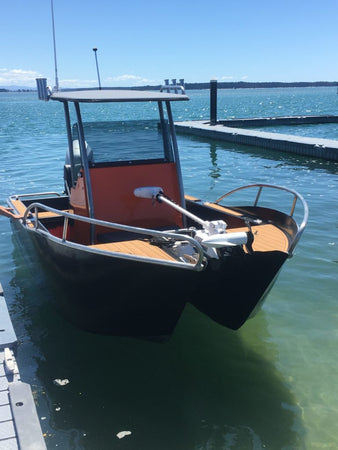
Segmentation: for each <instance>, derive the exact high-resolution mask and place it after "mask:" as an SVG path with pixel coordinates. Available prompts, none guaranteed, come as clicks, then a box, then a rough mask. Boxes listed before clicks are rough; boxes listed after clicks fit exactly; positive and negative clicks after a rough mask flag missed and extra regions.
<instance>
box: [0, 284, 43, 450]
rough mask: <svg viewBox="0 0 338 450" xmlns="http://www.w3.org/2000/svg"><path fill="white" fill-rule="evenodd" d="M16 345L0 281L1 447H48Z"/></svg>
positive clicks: (25, 449) (20, 449) (23, 449)
mask: <svg viewBox="0 0 338 450" xmlns="http://www.w3.org/2000/svg"><path fill="white" fill-rule="evenodd" d="M16 346H17V338H16V334H15V331H14V329H13V325H12V322H11V319H10V316H9V313H8V309H7V305H6V300H5V297H4V293H3V289H2V286H1V283H0V448H1V449H7V450H46V445H45V441H44V438H43V435H42V431H41V427H40V422H39V419H38V415H37V412H36V409H35V403H34V399H33V395H32V390H31V387H30V385H29V384H27V383H24V382H22V381H21V380H20V373H19V370H18V366H17V363H16V360H15V351H16Z"/></svg>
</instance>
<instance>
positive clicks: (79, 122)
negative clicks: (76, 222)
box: [74, 102, 95, 244]
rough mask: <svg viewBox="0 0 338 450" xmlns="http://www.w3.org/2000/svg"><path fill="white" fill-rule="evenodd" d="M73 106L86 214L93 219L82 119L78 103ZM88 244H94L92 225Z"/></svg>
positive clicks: (91, 193) (93, 228)
mask: <svg viewBox="0 0 338 450" xmlns="http://www.w3.org/2000/svg"><path fill="white" fill-rule="evenodd" d="M74 106H75V111H76V117H77V126H78V132H79V144H80V152H81V159H82V166H83V171H84V176H85V185H86V192H87V204H88V213H89V217H90V218H92V219H94V202H93V192H92V185H91V181H90V172H89V163H88V156H87V148H86V141H85V138H84V133H83V124H82V117H81V111H80V105H79V102H74ZM90 242H91V244H94V242H95V225H93V224H91V225H90Z"/></svg>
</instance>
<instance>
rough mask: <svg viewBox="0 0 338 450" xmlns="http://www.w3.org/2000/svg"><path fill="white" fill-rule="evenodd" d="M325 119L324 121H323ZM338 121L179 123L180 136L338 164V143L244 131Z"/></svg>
mask: <svg viewBox="0 0 338 450" xmlns="http://www.w3.org/2000/svg"><path fill="white" fill-rule="evenodd" d="M324 117H326V119H325V120H324ZM321 119H322V120H321ZM332 122H338V116H323V117H321V116H301V117H285V118H282V117H280V118H257V119H233V120H219V121H217V124H216V125H212V124H211V123H210V122H209V121H206V120H201V121H198V120H192V121H185V122H176V123H175V128H176V131H177V133H182V134H190V135H195V136H201V137H206V138H209V139H216V140H223V141H227V142H233V143H236V144H244V145H252V146H255V147H261V148H268V149H272V150H278V151H282V152H287V153H296V154H299V155H304V156H311V157H313V158H321V159H326V160H329V161H338V140H334V139H321V138H311V137H302V136H295V135H289V134H281V133H271V132H267V131H258V130H252V129H245V127H251V126H260V127H261V126H269V125H270V126H271V125H288V124H292V125H295V124H304V123H332Z"/></svg>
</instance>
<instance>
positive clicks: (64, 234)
mask: <svg viewBox="0 0 338 450" xmlns="http://www.w3.org/2000/svg"><path fill="white" fill-rule="evenodd" d="M68 220H69V219H68V217H67V216H64V221H63V232H62V240H63V242H65V241H66V240H67V231H68Z"/></svg>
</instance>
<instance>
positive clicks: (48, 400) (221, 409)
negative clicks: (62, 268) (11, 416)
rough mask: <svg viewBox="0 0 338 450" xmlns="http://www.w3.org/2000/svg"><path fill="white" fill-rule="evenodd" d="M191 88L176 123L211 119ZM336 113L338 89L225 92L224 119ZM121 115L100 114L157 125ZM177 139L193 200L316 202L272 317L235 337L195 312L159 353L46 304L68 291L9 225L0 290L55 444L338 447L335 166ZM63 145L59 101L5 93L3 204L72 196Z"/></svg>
mask: <svg viewBox="0 0 338 450" xmlns="http://www.w3.org/2000/svg"><path fill="white" fill-rule="evenodd" d="M188 95H189V96H190V97H191V101H190V102H182V103H179V104H175V105H174V107H173V109H174V114H175V118H176V120H185V119H207V118H208V116H209V92H208V91H203V90H201V91H193V92H189V91H188ZM337 104H338V96H337V94H336V89H335V88H294V89H286V88H283V89H237V90H219V92H218V116H219V118H224V119H225V118H236V117H271V116H286V115H306V114H308V115H317V114H323V115H324V114H337ZM86 108H87V110H86ZM109 108H110V107H109V106H108V105H101V107H100V112H99V117H100V119H102V120H105V119H106V118H107V117H108V116H109V118H111V117H110V116H111V115H112V113H114V117H116V118H117V119H120V120H121V119H125V118H127V117H129V116H130V117H131V118H133V119H138V118H145V119H148V118H152V117H143V116H142V108H141V107H140V105H136V108H133V109H129V111H128V114H125V112H123V111H122V109H121V105H115V106H114V108H113V109H109ZM84 109H85V110H86V113H87V114H88V115H89V116H90V114H92V111H91V109H90V106H88V107H85V108H84ZM304 130H305V135H308V136H312V137H321V138H322V137H326V138H330V139H338V125H337V124H324V125H307V126H306V127H305V126H304V127H303V126H302V127H286V128H285V127H283V133H289V134H304ZM275 131H278V130H275ZM178 141H179V147H180V153H181V162H182V171H183V180H184V186H185V190H186V192H187V193H189V194H191V195H194V196H197V197H201V198H203V199H208V200H214V199H216V198H218V197H219V196H221V195H222V194H223V193H225V192H227V191H229V190H231V189H233V188H235V187H239V186H241V185H245V184H251V183H258V182H262V183H274V184H278V185H284V186H286V187H288V188H292V189H296V190H297V191H299V192H300V193H301V194H302V195H303V196H304V197H305V199H306V201H307V202H308V205H309V209H310V218H309V223H308V227H307V228H306V230H305V233H304V235H303V236H302V238H301V241H300V243H299V245H298V246H297V248H296V252H295V255H294V257H293V258H292V259H290V260H288V261H287V262H286V264H285V265H284V267H283V269H282V272H281V274H280V276H279V278H278V280H277V282H276V284H275V286H274V288H273V290H272V291H271V293H270V294H269V296H268V298H267V300H266V302H265V304H264V306H263V308H262V310H261V311H260V312H259V313H258V315H257V316H256V317H255V318H254V319H252V320H250V321H248V322H247V323H246V324H245V325H244V326H243V327H242V328H241V329H240V330H239V331H236V332H234V331H230V330H227V329H225V328H223V327H221V326H219V325H217V324H215V323H214V322H212V321H211V320H210V319H208V318H207V317H205V316H203V315H202V314H200V313H199V312H198V311H196V310H195V309H194V308H193V307H192V306H188V307H187V308H186V309H185V311H184V314H183V315H182V318H181V320H180V321H179V323H178V326H177V328H176V330H175V332H174V334H173V336H172V338H171V339H170V341H169V342H167V343H166V344H156V343H152V342H145V341H141V340H136V339H129V338H117V337H105V336H99V335H93V334H90V333H86V332H83V331H80V330H78V329H76V328H74V327H72V325H70V324H69V323H67V322H66V321H65V320H64V319H63V318H62V317H60V316H59V315H58V314H57V313H56V312H55V311H54V309H53V307H52V306H50V302H49V300H50V299H52V298H53V296H55V295H58V293H57V292H55V291H52V290H51V286H50V285H49V283H48V281H47V280H46V278H45V277H44V275H43V272H42V271H41V270H40V268H39V263H38V261H37V260H36V259H35V255H27V254H26V255H23V254H22V252H21V251H20V246H19V245H18V243H17V242H16V239H15V236H13V234H12V230H11V227H10V224H9V221H8V220H7V219H5V218H0V251H1V258H0V282H1V283H2V285H3V287H4V291H5V296H6V299H7V303H8V307H9V310H10V313H11V317H12V320H13V324H14V328H15V331H16V334H17V337H18V341H19V345H18V352H17V361H18V365H19V369H20V373H21V378H22V380H23V381H25V382H28V383H30V384H31V386H32V390H33V393H34V397H35V401H36V406H37V411H38V415H39V418H40V422H41V426H42V430H43V433H44V435H45V439H46V444H47V447H48V449H54V448H62V449H90V450H96V449H99V450H101V449H102V450H105V449H130V450H209V449H213V450H223V449H255V450H258V449H273V450H275V449H336V448H338V430H337V423H338V389H337V373H338V358H337V348H338V308H337V291H338V282H337V275H338V272H337V269H338V265H337V263H338V177H337V174H338V164H337V163H334V162H328V161H324V160H319V159H314V158H310V157H305V156H299V155H294V154H292V155H291V154H287V153H280V152H276V151H269V150H265V149H261V148H257V147H249V146H239V145H234V144H231V143H225V142H223V143H222V142H218V141H208V140H206V139H197V138H196V137H194V138H191V137H189V136H178ZM66 145H67V143H66V137H65V130H64V124H63V109H62V105H61V104H59V103H58V102H48V103H44V102H39V101H38V100H37V98H36V94H35V93H0V155H1V165H0V203H1V204H5V201H6V198H7V197H8V195H10V194H22V193H25V192H41V191H46V190H48V191H61V190H62V189H63V181H62V177H63V164H64V156H65V149H66ZM277 206H278V205H277ZM32 261H33V264H28V262H32ZM245 282H246V281H245V279H243V283H245ZM168 283H170V280H168ZM149 288H150V289H151V286H150V287H149ZM165 288H166V286H165V285H164V286H163V289H165ZM226 289H227V287H226V286H224V288H223V289H222V290H221V291H220V293H219V295H220V296H221V295H224V296H226ZM111 290H112V293H113V291H114V286H111ZM141 295H142V293H140V296H141ZM93 301H95V299H93ZM55 379H62V380H65V379H68V380H69V383H68V384H66V385H64V386H59V385H57V384H55V383H54V382H53V381H54V380H55ZM124 431H128V432H130V433H128V434H126V433H123V434H119V435H118V433H120V432H124ZM121 436H124V437H121ZM119 437H120V438H119Z"/></svg>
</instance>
